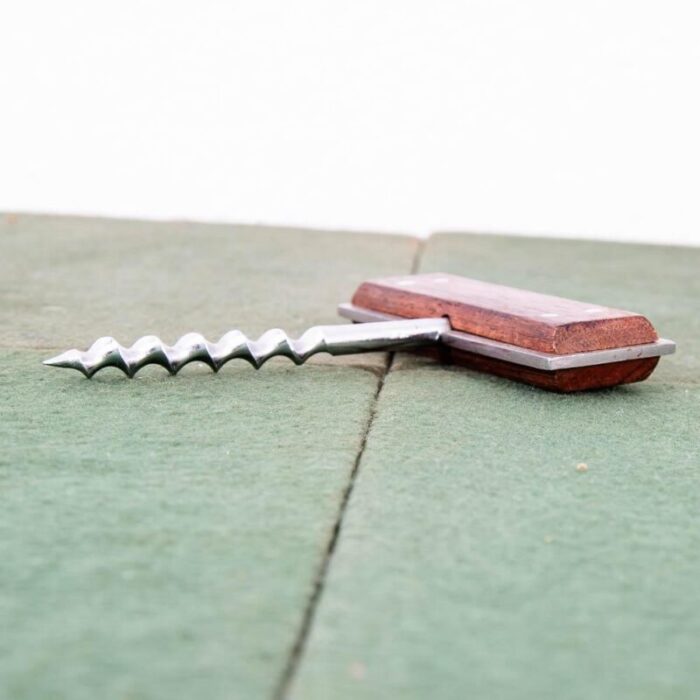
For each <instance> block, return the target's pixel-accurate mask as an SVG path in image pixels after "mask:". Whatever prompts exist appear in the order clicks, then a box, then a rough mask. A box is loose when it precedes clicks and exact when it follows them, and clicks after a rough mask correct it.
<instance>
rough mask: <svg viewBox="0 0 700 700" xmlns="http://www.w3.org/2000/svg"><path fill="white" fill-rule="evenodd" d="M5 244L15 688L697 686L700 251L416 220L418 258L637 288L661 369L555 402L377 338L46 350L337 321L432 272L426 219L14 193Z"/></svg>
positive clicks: (534, 694) (254, 693)
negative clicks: (156, 361)
mask: <svg viewBox="0 0 700 700" xmlns="http://www.w3.org/2000/svg"><path fill="white" fill-rule="evenodd" d="M0 246H1V250H2V255H0V327H1V328H2V338H0V341H1V342H0V345H1V346H2V347H0V361H1V365H0V366H1V368H2V369H0V392H2V402H0V447H1V449H0V629H2V630H3V632H2V634H0V697H2V698H3V700H4V698H6V697H7V698H11V699H13V700H14V699H15V698H18V699H24V698H95V697H99V698H109V699H112V698H115V699H116V698H119V699H121V698H138V699H141V698H143V699H148V700H150V699H160V698H168V699H170V698H189V697H196V696H200V697H205V698H245V699H248V698H251V699H253V700H254V699H256V698H273V697H275V696H277V697H281V696H282V695H285V696H289V697H290V698H293V699H294V700H313V699H315V698H323V699H324V700H325V699H326V698H338V699H339V700H343V698H358V699H360V700H362V699H364V698H393V697H401V698H425V697H433V698H446V699H447V698H449V699H451V698H464V697H475V698H504V699H510V698H532V699H533V700H541V699H549V698H552V699H553V700H554V699H556V700H569V699H571V700H574V699H578V698H581V699H583V698H585V699H586V700H588V699H591V698H593V699H597V698H600V699H601V700H602V699H606V700H607V699H608V698H616V699H617V698H623V699H626V698H630V699H632V698H635V699H636V698H654V699H656V698H694V697H697V696H698V694H699V693H700V670H698V664H697V648H698V640H699V639H700V611H699V609H700V586H698V581H700V554H699V553H700V528H699V526H700V483H699V482H700V458H699V456H698V445H699V444H700V434H699V431H698V427H697V426H698V424H699V423H700V381H699V378H700V371H699V370H700V314H698V311H699V310H700V281H699V279H698V270H699V269H700V250H698V249H695V250H689V249H681V248H665V247H649V246H623V245H614V244H602V243H584V242H575V241H566V242H565V241H551V240H550V241H543V240H537V239H521V238H506V237H498V236H467V235H456V234H455V235H450V236H435V237H433V238H432V239H431V240H430V241H429V242H428V243H427V245H426V246H425V248H424V249H423V251H422V253H421V255H420V268H421V269H422V270H423V271H430V270H444V271H447V272H455V273H459V274H465V275H470V276H473V277H477V278H481V279H485V280H491V281H495V282H501V283H504V284H513V285H516V286H518V285H519V286H523V287H527V288H530V289H536V290H538V291H542V292H549V293H555V294H563V295H565V296H572V297H574V298H581V299H583V300H590V301H592V302H595V303H604V304H609V305H612V306H619V307H622V308H630V309H632V310H638V311H640V312H642V313H644V314H646V315H648V316H649V317H650V318H651V319H652V321H653V322H654V323H655V325H656V326H657V328H658V329H659V331H660V332H661V333H662V334H663V335H666V336H668V337H672V338H674V340H676V341H678V343H679V354H678V355H676V356H674V357H672V358H667V359H664V360H662V362H661V365H660V367H659V369H658V370H657V372H656V373H655V374H654V375H653V376H652V378H651V379H650V380H649V381H647V382H645V383H642V384H639V385H632V386H628V387H621V388H618V389H613V390H606V391H601V392H595V393H589V394H584V395H573V396H572V395H569V396H562V395H555V394H549V393H546V392H543V391H540V390H536V389H533V388H530V387H526V386H522V385H518V384H515V383H511V382H508V381H505V380H500V379H497V378H493V377H488V376H485V375H480V374H476V373H473V372H470V371H467V370H463V369H455V368H445V367H441V366H439V365H436V364H433V363H431V362H429V361H427V360H420V359H415V358H411V357H409V356H397V357H396V359H395V360H394V362H393V364H392V365H391V369H390V371H389V372H388V374H386V366H387V365H386V356H385V355H382V354H374V355H366V356H364V355H363V356H355V357H350V358H334V359H330V358H327V357H321V356H318V357H316V358H314V359H313V360H312V362H311V363H310V365H309V366H305V367H302V368H295V367H293V366H292V365H290V364H288V363H286V362H285V361H284V360H275V361H272V362H271V363H270V364H269V365H266V366H265V368H264V369H263V370H261V371H260V372H255V371H254V370H252V369H251V368H250V367H249V366H248V365H246V364H244V363H240V362H239V363H230V364H229V365H227V366H226V367H225V368H224V369H223V370H222V372H221V373H220V374H218V375H212V374H211V373H209V372H208V371H206V370H203V369H202V368H197V367H192V366H190V367H188V368H186V369H185V370H184V371H183V372H182V373H181V374H180V375H178V376H177V377H176V378H171V377H168V376H167V375H165V373H164V372H163V371H162V370H161V369H160V368H148V369H147V370H145V371H144V372H143V374H141V375H139V378H137V379H136V380H134V381H129V380H126V379H125V378H124V377H123V376H122V375H121V374H119V373H118V372H117V371H116V370H107V371H105V372H103V373H100V374H99V375H97V376H96V377H95V378H94V379H93V380H91V381H88V380H85V379H83V378H82V377H81V376H80V375H78V374H77V373H70V372H68V371H58V370H50V369H48V368H44V367H42V366H41V365H40V363H39V361H40V359H41V358H43V357H45V356H46V355H47V354H51V352H52V351H54V350H62V349H65V348H66V347H70V346H73V345H77V346H86V345H88V344H89V343H90V342H91V341H92V340H94V339H95V338H96V337H97V336H99V335H103V334H107V333H109V334H112V335H115V336H117V337H118V338H119V339H120V340H124V341H132V340H133V339H135V338H136V337H137V336H138V335H141V334H143V333H153V332H155V333H158V334H159V335H161V336H162V337H163V339H164V340H167V341H172V340H174V339H175V338H176V337H177V336H178V335H179V334H180V333H183V332H186V331H191V330H199V331H201V332H203V333H205V334H207V335H208V336H210V337H212V338H215V337H217V336H218V335H219V334H221V333H223V332H225V331H226V330H229V329H230V328H232V327H239V328H241V329H242V330H245V331H249V332H250V333H251V334H257V333H259V332H261V331H263V330H265V329H267V328H269V327H270V326H283V327H284V328H285V329H287V330H289V331H290V332H293V333H297V332H299V331H302V330H303V329H304V328H306V327H307V326H308V325H312V324H315V323H327V322H332V321H333V320H334V319H335V304H336V303H337V302H338V301H342V300H345V299H347V298H348V297H349V296H350V294H351V292H352V290H353V289H354V287H355V286H356V285H357V284H358V283H359V282H360V281H362V280H363V279H365V278H368V277H372V276H380V275H384V274H392V273H402V272H405V271H408V270H409V269H410V268H411V266H412V264H413V260H414V258H415V254H416V248H417V246H416V243H415V241H413V240H411V239H408V238H401V237H384V236H371V235H359V234H343V235H335V234H326V233H319V232H307V231H295V230H283V229H270V228H254V227H238V226H215V225H202V224H190V223H160V224H155V223H146V222H126V221H109V220H94V219H77V218H68V217H66V218H52V217H32V216H6V217H4V218H2V217H0ZM385 374H386V376H385ZM383 378H385V380H384V381H383V383H382V380H383ZM378 391H379V394H378V397H377V392H378ZM365 439H366V443H365ZM358 460H359V461H358ZM579 462H585V463H587V464H588V470H587V471H585V472H579V471H577V470H576V468H575V467H576V464H577V463H579ZM356 466H357V471H356V472H355V467H356ZM348 489H350V500H349V502H348V504H347V507H346V508H345V510H343V503H344V496H345V494H346V493H347V492H348ZM339 518H340V519H341V520H342V523H341V527H340V535H339V537H338V540H337V543H336V545H335V548H334V549H333V550H332V551H331V552H330V555H328V556H327V552H328V548H329V546H331V545H332V543H333V542H334V538H333V533H334V531H335V528H336V525H337V522H338V520H339ZM317 586H320V588H317ZM314 591H317V592H320V594H319V595H315V593H314ZM309 611H311V612H312V613H313V615H312V616H311V618H308V617H307V613H308V612H309ZM305 620H306V622H310V624H309V625H308V630H307V627H306V625H305ZM307 631H308V635H307V634H306V632H307ZM300 641H301V642H302V644H301V645H300V646H299V642H300ZM295 645H296V646H295ZM282 680H285V682H284V683H283V684H281V681H282Z"/></svg>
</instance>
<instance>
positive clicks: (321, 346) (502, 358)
mask: <svg viewBox="0 0 700 700" xmlns="http://www.w3.org/2000/svg"><path fill="white" fill-rule="evenodd" d="M338 310H339V313H340V314H341V316H344V317H345V318H348V319H349V320H351V321H354V322H355V323H354V324H347V325H332V326H314V327H312V328H310V329H309V330H307V331H306V332H305V333H304V334H303V335H301V336H300V337H299V338H297V339H293V338H290V337H289V336H288V335H287V334H286V333H285V332H284V331H282V330H280V329H272V330H269V331H267V332H265V333H263V334H262V335H261V336H260V337H259V338H258V339H257V340H252V339H250V338H248V337H247V336H246V335H244V334H243V333H242V332H241V331H238V330H233V331H230V332H228V333H226V334H225V335H224V336H223V337H222V338H221V339H220V340H218V341H216V342H210V341H208V340H207V339H206V338H205V337H204V336H202V335H200V334H199V333H188V334H186V335H184V336H182V337H181V338H180V339H179V340H178V341H177V342H176V343H175V344H174V345H166V344H165V343H164V342H163V341H161V340H160V338H158V337H156V336H144V337H142V338H140V339H139V340H137V341H136V342H135V343H134V344H133V345H131V346H130V347H125V346H122V345H120V344H119V343H118V342H117V341H116V340H115V339H114V338H111V337H104V338H100V339H98V340H97V341H95V342H94V343H93V344H92V346H91V347H90V348H89V349H88V350H87V351H84V352H81V351H79V350H76V349H73V350H68V351H67V352H64V353H61V354H60V355H57V356H56V357H52V358H51V359H48V360H45V361H44V364H46V365H50V366H52V367H65V368H69V369H75V370H78V371H80V372H82V373H83V374H84V375H85V376H86V377H88V378H89V377H92V376H93V375H94V374H95V373H96V372H98V371H100V370H101V369H104V368H106V367H116V368H118V369H120V370H122V371H123V372H124V373H125V374H126V375H127V376H129V377H133V376H134V375H135V374H136V373H137V372H138V371H139V370H140V369H141V368H142V367H144V366H146V365H151V364H154V365H160V366H161V367H164V368H165V369H166V370H167V371H168V372H170V373H171V374H177V372H179V371H180V370H181V369H182V368H183V367H184V366H185V365H187V364H189V363H191V362H203V363H205V364H207V365H208V366H209V367H211V369H212V370H214V371H218V370H219V369H220V368H221V367H222V366H223V365H224V364H226V363H227V362H229V361H230V360H233V359H242V360H246V361H247V362H249V363H250V364H251V365H253V367H255V368H256V369H259V368H260V367H262V365H263V364H264V363H265V362H267V361H268V360H269V359H270V358H272V357H275V356H283V357H286V358H289V359H290V360H291V361H292V362H294V363H295V364H297V365H301V364H303V363H304V362H306V360H308V358H309V357H311V356H312V355H315V354H317V353H321V352H325V353H328V354H330V355H349V354H355V353H363V352H371V351H377V350H383V351H396V350H421V349H422V350H428V349H429V348H431V347H432V348H433V349H437V350H438V353H437V354H438V356H439V358H440V359H441V360H442V361H444V362H450V363H454V364H458V365H465V366H468V367H471V368H473V369H478V370H481V371H486V372H489V373H491V374H496V375H498V376H501V377H506V378H509V379H515V380H518V381H523V382H526V383H529V384H534V385H536V386H539V387H542V388H545V389H551V390H554V391H563V392H569V391H580V390H583V389H593V388H601V387H606V386H613V385H616V384H626V383H631V382H637V381H642V380H643V379H646V378H647V377H648V376H649V375H650V374H651V373H652V371H653V370H654V368H655V367H656V364H657V363H658V360H659V357H660V356H661V355H666V354H669V353H672V352H674V351H675V347H676V346H675V343H674V342H673V341H671V340H667V339H663V338H659V337H658V336H657V334H656V331H655V330H654V328H653V326H652V325H651V323H650V322H649V321H648V320H647V319H646V318H645V317H644V316H641V315H639V314H636V313H632V312H629V311H622V310H619V309H613V308H609V307H603V306H599V305H595V304H587V303H584V302H578V301H573V300H569V299H563V298H561V297H555V296H550V295H545V294H539V293H536V292H529V291H525V290H520V289H515V288H512V287H505V286H502V285H495V284H490V283H486V282H479V281H477V280H470V279H468V278H465V277H457V276H455V275H447V274H443V273H434V274H427V275H409V276H402V277H389V278H383V279H379V280H370V281H368V282H365V283H363V284H362V285H360V287H359V288H358V289H357V291H356V292H355V295H354V296H353V299H352V303H349V304H340V306H339V307H338ZM433 354H435V353H434V352H433Z"/></svg>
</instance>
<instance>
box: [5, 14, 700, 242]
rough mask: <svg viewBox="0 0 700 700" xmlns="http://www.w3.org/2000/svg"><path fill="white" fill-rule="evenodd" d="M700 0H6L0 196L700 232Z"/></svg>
mask: <svg viewBox="0 0 700 700" xmlns="http://www.w3.org/2000/svg"><path fill="white" fill-rule="evenodd" d="M699 27H700V5H699V4H698V3H697V2H691V1H688V2H674V1H673V0H664V2H661V1H657V2H646V1H643V0H629V1H628V0H617V1H616V0H607V1H604V2H595V1H592V0H582V1H581V2H576V1H568V0H534V1H532V0H529V1H523V0H513V1H511V2H498V1H494V0H486V1H484V2H468V1H464V2H441V1H440V0H426V1H425V2H411V1H410V0H395V1H394V0H352V1H346V2H340V1H338V0H336V1H335V2H333V1H331V0H251V2H224V1H221V2H216V1H213V0H198V1H197V2H192V1H190V2H184V1H181V0H163V1H162V2H161V1H149V0H145V1H144V0H139V1H136V0H120V2H113V3H104V2H94V0H64V2H56V1H55V0H50V1H47V2H38V1H37V0H21V1H17V2H14V3H11V2H6V3H3V5H2V9H0V209H4V210H27V211H46V212H49V211H58V212H73V213H97V214H106V215H118V216H138V217H154V218H192V219H207V220H227V221H247V222H253V221H262V222H270V223H289V224H306V225H313V226H323V227H339V228H343V227H344V228H360V229H372V230H386V231H398V232H402V231H406V232H414V233H421V234H422V233H427V232H428V231H431V230H435V229H445V228H450V229H469V230H481V231H507V232H520V233H543V234H556V235H575V236H585V237H601V238H617V239H624V240H643V241H660V242H680V243H694V244H698V243H700V205H699V198H698V193H699V192H700V176H699V172H700V98H699V91H698V86H699V80H698V78H699V77H700V39H699V36H698V32H699Z"/></svg>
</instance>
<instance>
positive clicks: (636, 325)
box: [353, 273, 659, 393]
mask: <svg viewBox="0 0 700 700" xmlns="http://www.w3.org/2000/svg"><path fill="white" fill-rule="evenodd" d="M353 303H354V304H356V305H357V306H361V307H364V308H369V309H373V310H375V311H381V312H384V313H389V314H393V315H396V316H403V317H407V318H420V317H424V316H447V317H448V318H449V319H450V323H451V325H452V327H453V328H454V329H455V330H459V331H464V332H467V333H473V334H475V335H480V336H483V337H486V338H492V339H493V340H498V341H501V342H505V343H511V344H513V345H517V346H519V347H525V348H530V349H532V350H538V351H541V352H551V353H555V354H568V353H575V352H587V351H592V350H605V349H609V348H615V347H622V346H626V345H639V344H642V343H651V342H654V341H655V340H657V338H658V336H657V334H656V331H655V330H654V328H653V326H652V325H651V323H650V322H649V321H648V320H647V319H646V318H645V317H644V316H640V315H639V314H635V313H632V312H629V311H622V310H620V309H613V308H609V307H604V306H600V305H596V304H591V303H585V302H579V301H573V300H570V299H564V298H562V297H556V296H550V295H547V294H538V293H537V292H530V291H526V290H522V289H515V288H513V287H505V286H502V285H497V284H490V283H487V282H479V281H477V280H472V279H468V278H466V277H459V276H456V275H448V274H442V273H432V274H424V275H413V276H404V277H389V278H384V279H379V280H371V281H368V282H365V283H364V284H362V285H361V286H360V287H359V288H358V290H357V292H356V293H355V295H354V296H353ZM423 354H429V355H432V356H437V357H439V359H440V360H441V361H442V362H446V363H454V364H458V365H464V366H467V367H470V368H472V369H476V370H479V371H482V372H489V373H491V374H495V375H498V376H500V377H505V378H507V379H513V380H516V381H521V382H525V383H527V384H532V385H534V386H538V387H540V388H542V389H549V390H551V391H558V392H565V393H568V392H574V391H585V390H589V389H601V388H604V387H610V386H616V385H617V384H630V383H632V382H639V381H642V380H644V379H646V378H647V377H648V376H649V375H650V374H651V373H652V372H653V371H654V368H655V367H656V365H657V364H658V361H659V358H658V357H652V358H647V359H641V360H627V361H624V362H612V363H608V364H604V365H594V366H590V367H578V368H574V369H565V370H555V371H546V370H538V369H533V368H531V367H523V366H522V365H518V364H514V363H511V362H506V361H504V360H496V359H492V358H488V357H484V356H482V355H477V354H474V353H470V352H465V351H463V350H455V349H451V348H446V347H445V348H440V349H439V350H438V351H435V350H433V351H432V352H430V351H429V352H427V353H423Z"/></svg>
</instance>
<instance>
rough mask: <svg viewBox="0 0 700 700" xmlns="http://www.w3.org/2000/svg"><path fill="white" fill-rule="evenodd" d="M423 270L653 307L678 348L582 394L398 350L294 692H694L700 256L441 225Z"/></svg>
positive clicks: (699, 588)
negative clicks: (652, 370)
mask: <svg viewBox="0 0 700 700" xmlns="http://www.w3.org/2000/svg"><path fill="white" fill-rule="evenodd" d="M421 270H423V271H436V270H443V271H447V272H454V273H459V274H465V275H468V276H474V277H477V278H481V279H486V280H492V281H496V282H502V283H505V284H513V285H520V286H525V287H529V288H533V289H538V290H539V291H543V292H550V293H557V294H563V295H566V296H572V297H573V298H581V299H583V300H586V299H590V300H595V301H596V302H598V303H604V304H609V305H613V306H621V307H622V308H631V309H638V310H640V311H643V312H644V313H646V314H648V315H649V316H650V318H651V319H652V320H653V321H654V323H655V324H656V325H657V327H658V329H659V330H660V331H661V332H662V333H664V334H667V335H668V336H670V337H673V338H674V339H675V340H677V341H678V343H679V345H680V352H679V354H678V355H677V356H675V357H673V358H670V359H666V360H664V361H662V364H661V367H660V368H659V370H658V371H657V373H656V374H655V375H653V377H652V378H651V379H650V380H649V381H648V382H646V383H644V384H638V385H634V386H629V387H621V388H618V389H613V390H606V391H600V392H595V393H589V394H581V395H569V396H563V395H557V394H550V393H546V392H542V391H539V390H536V389H533V388H529V387H526V386H523V385H518V384H515V383H510V382H506V381H502V380H499V379H497V378H492V377H488V376H485V375H480V374H476V373H473V372H469V371H465V370H458V369H445V368H442V367H439V366H437V365H433V364H430V363H427V362H421V361H419V360H411V359H405V360H401V361H399V362H396V363H395V364H394V366H393V368H392V370H391V372H390V373H389V375H388V377H387V380H386V383H385V385H384V388H383V391H382V393H381V396H380V398H379V402H378V407H377V412H376V416H375V419H374V421H373V423H372V430H371V432H370V436H369V440H368V443H367V449H366V451H365V453H364V457H363V460H362V464H361V465H360V470H359V472H358V476H357V479H356V483H355V486H354V490H353V492H352V496H351V499H350V502H349V507H348V510H347V512H346V515H345V518H344V522H343V530H342V536H341V538H340V541H339V545H338V547H337V550H336V552H335V556H334V558H333V563H332V566H331V568H330V572H329V576H328V578H327V581H326V585H325V590H324V595H323V598H322V600H321V603H320V606H319V608H318V611H317V614H316V618H315V624H314V625H313V628H312V632H311V636H310V640H309V643H308V647H307V650H306V654H305V659H304V663H303V664H302V666H301V669H300V674H299V675H298V677H297V681H296V683H295V684H294V688H293V689H294V692H293V693H292V697H293V698H304V699H311V698H328V697H333V698H387V697H400V698H426V697H432V698H513V699H515V698H533V699H538V700H542V699H543V698H547V699H549V698H551V699H552V700H555V699H557V700H562V699H574V698H576V699H578V698H580V699H581V700H583V699H587V700H590V699H592V698H600V699H601V700H602V699H608V698H617V699H620V698H635V699H636V698H650V699H658V698H697V697H698V696H699V695H700V665H698V663H697V660H698V644H699V640H700V585H699V584H698V582H699V581H700V458H699V453H698V449H699V448H700V431H699V430H698V424H699V423H700V386H699V385H698V365H699V363H700V327H699V318H698V311H699V310H700V304H699V302H700V277H699V276H698V270H700V250H684V249H680V248H677V249H672V248H654V247H644V246H622V245H606V244H594V243H581V242H552V241H541V240H526V239H509V238H493V237H478V236H456V235H455V236H452V237H446V236H436V237H434V238H433V239H432V240H431V241H430V242H429V243H428V246H427V248H426V250H425V253H424V255H423V257H422V264H421ZM581 462H585V463H586V464H587V465H588V467H589V468H588V471H587V472H578V471H576V468H575V467H576V465H577V464H578V463H581Z"/></svg>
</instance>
